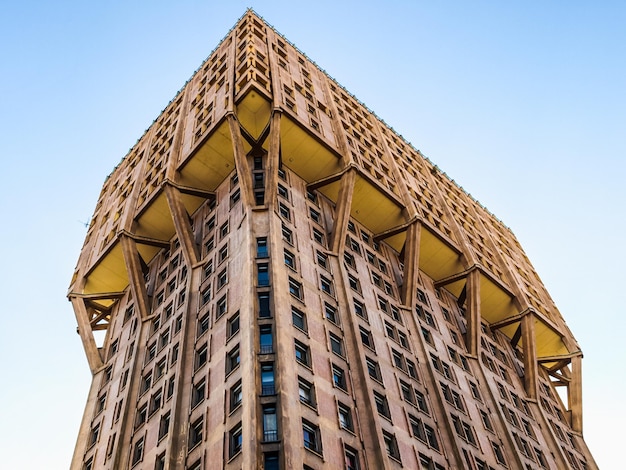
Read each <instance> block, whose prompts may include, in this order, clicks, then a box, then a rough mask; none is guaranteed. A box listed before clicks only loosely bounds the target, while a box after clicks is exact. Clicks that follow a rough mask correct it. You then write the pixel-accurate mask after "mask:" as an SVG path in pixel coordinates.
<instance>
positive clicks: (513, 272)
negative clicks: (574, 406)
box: [71, 11, 575, 357]
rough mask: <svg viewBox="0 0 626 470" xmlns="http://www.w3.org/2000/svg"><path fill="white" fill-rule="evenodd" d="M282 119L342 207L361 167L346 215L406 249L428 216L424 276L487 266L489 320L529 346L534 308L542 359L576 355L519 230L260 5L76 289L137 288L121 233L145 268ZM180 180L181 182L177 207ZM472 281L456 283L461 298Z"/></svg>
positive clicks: (91, 242)
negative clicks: (293, 40) (525, 326)
mask: <svg viewBox="0 0 626 470" xmlns="http://www.w3.org/2000/svg"><path fill="white" fill-rule="evenodd" d="M276 113H280V117H279V118H277V119H278V122H279V124H280V130H279V132H277V134H276V136H278V137H276V136H274V137H275V138H277V139H278V144H277V145H278V146H279V155H280V161H281V164H282V166H283V168H288V169H289V170H291V171H293V172H294V173H295V174H296V175H298V176H299V177H300V178H302V179H303V180H304V181H305V182H306V184H307V185H308V187H309V188H310V189H313V190H317V191H318V192H319V193H321V194H322V195H324V196H325V197H326V198H328V199H329V200H330V201H332V202H334V203H335V204H336V203H338V201H339V200H340V198H341V197H342V182H341V177H342V175H344V174H345V173H346V172H347V171H352V172H354V175H351V178H350V185H351V187H350V190H351V191H350V195H351V197H350V201H349V207H346V214H348V215H349V216H350V217H351V218H353V219H354V220H356V221H358V222H360V223H361V224H362V225H364V226H365V227H366V228H367V229H368V230H370V231H371V232H372V233H373V234H374V235H375V237H376V238H377V240H378V241H382V242H384V243H387V244H388V245H389V246H390V247H391V248H393V249H394V250H396V251H397V252H398V253H400V254H402V253H403V251H404V250H405V247H406V242H407V240H406V237H407V232H406V227H407V226H408V224H410V223H412V221H413V218H414V217H419V218H420V223H421V224H422V226H421V227H422V229H421V235H420V239H419V245H418V247H417V248H418V249H419V269H420V270H421V271H422V272H423V273H425V274H426V275H428V276H429V277H431V278H432V279H434V280H436V281H441V280H445V279H452V278H453V276H455V275H456V274H458V273H461V272H463V271H464V270H466V269H467V268H468V266H469V265H471V264H472V263H479V264H481V266H483V268H482V271H481V276H480V292H481V298H480V307H481V312H482V313H481V314H482V316H483V318H484V319H485V321H487V322H488V323H490V324H492V325H498V327H499V328H500V329H501V330H502V331H503V332H504V333H505V334H506V335H507V336H508V337H509V338H511V340H512V341H513V340H517V341H518V344H522V345H523V341H522V340H521V339H517V336H518V333H517V328H518V327H519V319H517V320H516V318H517V316H518V315H521V313H522V311H523V310H524V309H525V308H527V307H532V308H533V309H534V311H536V312H537V315H535V318H536V320H535V322H536V324H535V331H536V332H537V338H538V346H537V351H538V355H539V357H551V356H558V355H561V354H567V353H573V352H574V351H572V350H568V349H567V348H565V347H564V344H575V342H573V338H570V337H569V336H568V335H569V333H568V331H567V329H566V328H565V327H564V322H563V320H562V318H561V316H560V314H559V312H558V310H557V309H556V307H555V306H554V304H553V303H552V301H551V299H550V297H549V295H548V294H547V292H546V290H545V287H544V286H543V285H542V284H541V282H540V281H539V278H538V276H537V275H536V273H535V271H534V269H533V267H532V265H531V264H530V262H529V261H528V259H527V257H526V255H525V254H524V252H523V250H522V248H521V247H520V246H519V243H518V242H517V240H516V239H515V237H514V235H513V234H512V233H511V232H510V230H509V229H508V228H506V227H505V226H504V225H503V224H502V223H501V222H500V221H499V220H498V219H497V218H495V217H494V216H493V215H492V214H490V213H489V212H488V211H487V210H486V209H485V208H484V207H482V206H481V205H480V204H479V203H478V202H477V201H475V200H474V199H473V198H471V196H469V195H468V194H467V193H466V192H465V191H463V190H462V189H461V188H460V187H459V186H458V185H457V184H456V183H455V182H454V181H452V180H451V179H450V178H449V177H447V176H446V175H445V174H444V173H442V172H441V171H439V170H438V169H437V168H436V167H435V166H434V165H433V164H432V163H431V162H429V161H428V160H427V159H425V158H424V156H423V155H422V154H421V153H420V152H419V151H417V150H416V149H414V148H413V147H412V146H411V145H410V144H409V143H407V142H406V141H405V140H404V139H403V138H402V137H401V136H399V135H398V134H396V133H395V132H394V131H393V130H392V129H391V128H389V127H388V126H387V125H386V124H384V123H383V122H382V121H380V120H379V119H378V118H377V117H376V116H375V115H374V114H373V113H372V112H371V111H370V110H369V109H367V108H366V107H365V106H364V105H363V104H362V103H360V102H359V101H358V100H357V99H356V98H355V97H354V96H352V95H351V94H350V93H349V92H347V91H346V90H345V89H344V88H342V87H341V86H340V85H339V84H338V83H337V82H335V81H334V80H333V79H332V78H331V77H329V76H328V75H327V74H326V73H325V72H324V71H322V70H321V69H320V68H318V67H317V66H316V65H315V64H314V63H312V62H311V61H310V60H309V59H308V58H307V57H306V56H305V55H304V54H303V53H302V52H301V51H299V50H298V49H296V48H295V47H294V46H293V45H291V44H290V43H289V42H288V41H286V40H285V38H283V37H282V36H281V35H280V34H278V33H277V32H276V31H275V30H273V29H272V28H271V27H270V26H268V25H267V24H266V23H265V22H264V21H263V20H262V19H260V18H259V17H258V16H257V15H256V14H254V13H253V12H251V11H249V12H247V13H246V14H245V15H244V16H243V17H242V18H241V19H240V21H239V22H238V23H237V25H236V26H235V27H234V28H233V30H231V32H230V33H229V34H228V35H227V36H226V37H225V38H224V40H223V41H222V43H220V45H219V46H218V47H217V48H216V49H215V51H214V52H213V53H212V54H211V55H210V57H208V58H207V59H206V61H205V62H204V63H203V64H202V65H201V66H200V68H199V69H198V70H197V71H196V72H195V74H194V75H193V76H192V77H191V79H190V80H189V81H188V83H187V84H186V85H185V86H184V88H183V89H182V90H181V91H180V92H179V93H178V95H177V96H176V97H175V98H174V99H173V100H172V101H171V102H170V103H169V104H168V105H167V106H166V108H165V109H164V110H163V112H162V114H161V115H160V116H159V117H158V118H157V119H156V120H155V121H154V123H153V124H152V125H151V126H150V128H149V129H148V131H146V133H145V134H144V136H142V138H141V139H140V140H139V141H138V142H137V144H136V145H135V146H134V147H133V149H132V150H131V151H130V152H129V154H128V155H127V156H126V157H125V158H124V159H123V160H122V162H121V163H120V164H119V165H118V167H117V168H116V169H115V170H114V171H113V173H112V174H111V175H110V177H109V178H108V180H107V182H106V183H105V185H104V187H103V190H102V193H101V195H100V199H99V201H98V205H97V209H96V211H95V213H94V216H93V218H92V223H91V226H90V228H89V232H88V234H87V239H86V241H85V246H84V248H83V252H82V253H81V257H80V260H79V263H78V266H77V271H76V275H75V277H74V280H73V281H72V286H71V292H72V293H73V294H75V295H99V294H102V295H105V294H106V293H112V292H120V291H123V290H124V289H125V288H126V286H127V285H128V283H129V278H128V274H127V266H126V265H125V263H128V262H129V261H128V260H127V259H125V257H124V252H123V250H122V246H121V243H120V240H121V237H130V238H132V239H133V240H134V242H135V244H136V246H137V251H138V254H139V261H138V263H139V264H142V265H147V264H149V262H150V260H151V259H152V258H153V257H154V256H155V255H156V253H158V251H159V250H160V249H161V248H162V247H164V246H166V244H167V243H168V242H169V241H170V240H171V238H172V237H173V236H174V235H175V234H176V233H177V225H176V220H178V219H176V217H175V216H174V215H173V212H172V211H174V213H176V214H178V217H179V219H180V216H181V214H182V215H183V216H184V212H186V213H187V215H190V214H193V213H194V212H195V211H196V210H197V209H198V208H199V207H201V205H202V204H203V202H205V201H206V200H208V199H211V198H212V197H214V192H215V191H216V190H217V189H218V188H219V187H220V185H221V184H222V182H223V181H224V180H225V179H227V178H229V177H230V176H232V175H234V174H235V173H234V172H235V171H236V170H239V171H241V168H238V165H239V166H240V165H241V164H242V162H244V163H245V159H246V158H248V157H251V156H252V154H253V153H255V152H256V153H258V152H261V153H262V152H267V151H269V145H270V139H268V135H269V126H270V123H271V122H274V120H273V117H274V116H276ZM233 123H236V124H233ZM234 125H235V128H234V129H235V130H236V132H233V126H234ZM242 159H243V160H242ZM166 187H170V188H175V193H176V198H175V201H174V202H175V205H174V206H172V203H173V202H172V197H171V194H170V193H171V192H170V193H168V192H167V191H165V188H166ZM344 189H345V188H344ZM168 195H169V196H168ZM168 197H169V199H168ZM183 218H184V217H183ZM178 223H179V225H180V220H179V221H178ZM464 282H465V281H464V279H461V278H459V279H454V280H452V281H450V282H448V283H447V284H446V285H445V287H446V289H449V290H450V291H451V292H453V293H454V294H455V295H461V292H462V290H463V288H464ZM522 307H523V308H522ZM507 322H509V323H507ZM564 338H565V339H567V341H564ZM519 341H522V342H521V343H520V342H519ZM569 349H575V347H571V346H570V348H569Z"/></svg>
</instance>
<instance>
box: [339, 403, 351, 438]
mask: <svg viewBox="0 0 626 470" xmlns="http://www.w3.org/2000/svg"><path fill="white" fill-rule="evenodd" d="M337 411H338V413H339V426H340V427H341V429H345V430H347V431H350V432H354V422H353V421H352V410H350V408H349V407H348V406H346V405H344V404H343V403H338V404H337Z"/></svg>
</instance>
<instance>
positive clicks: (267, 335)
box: [259, 325, 274, 354]
mask: <svg viewBox="0 0 626 470" xmlns="http://www.w3.org/2000/svg"><path fill="white" fill-rule="evenodd" d="M259 344H260V351H259V353H260V354H271V353H273V352H274V338H273V336H272V325H261V326H260V327H259Z"/></svg>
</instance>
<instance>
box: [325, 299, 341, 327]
mask: <svg viewBox="0 0 626 470" xmlns="http://www.w3.org/2000/svg"><path fill="white" fill-rule="evenodd" d="M324 315H325V316H326V319H327V320H329V321H331V322H333V323H334V324H335V325H337V324H338V322H337V309H336V308H335V307H333V306H332V305H330V304H327V303H326V302H324Z"/></svg>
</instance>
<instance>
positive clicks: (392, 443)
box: [383, 431, 400, 461]
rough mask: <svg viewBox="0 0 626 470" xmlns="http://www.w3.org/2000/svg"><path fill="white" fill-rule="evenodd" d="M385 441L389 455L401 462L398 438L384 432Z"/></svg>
mask: <svg viewBox="0 0 626 470" xmlns="http://www.w3.org/2000/svg"><path fill="white" fill-rule="evenodd" d="M383 441H384V442H385V449H386V450H387V455H389V457H391V458H392V459H394V460H398V461H399V460H400V451H399V450H398V443H397V442H396V436H394V435H393V434H390V433H388V432H387V431H383Z"/></svg>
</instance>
